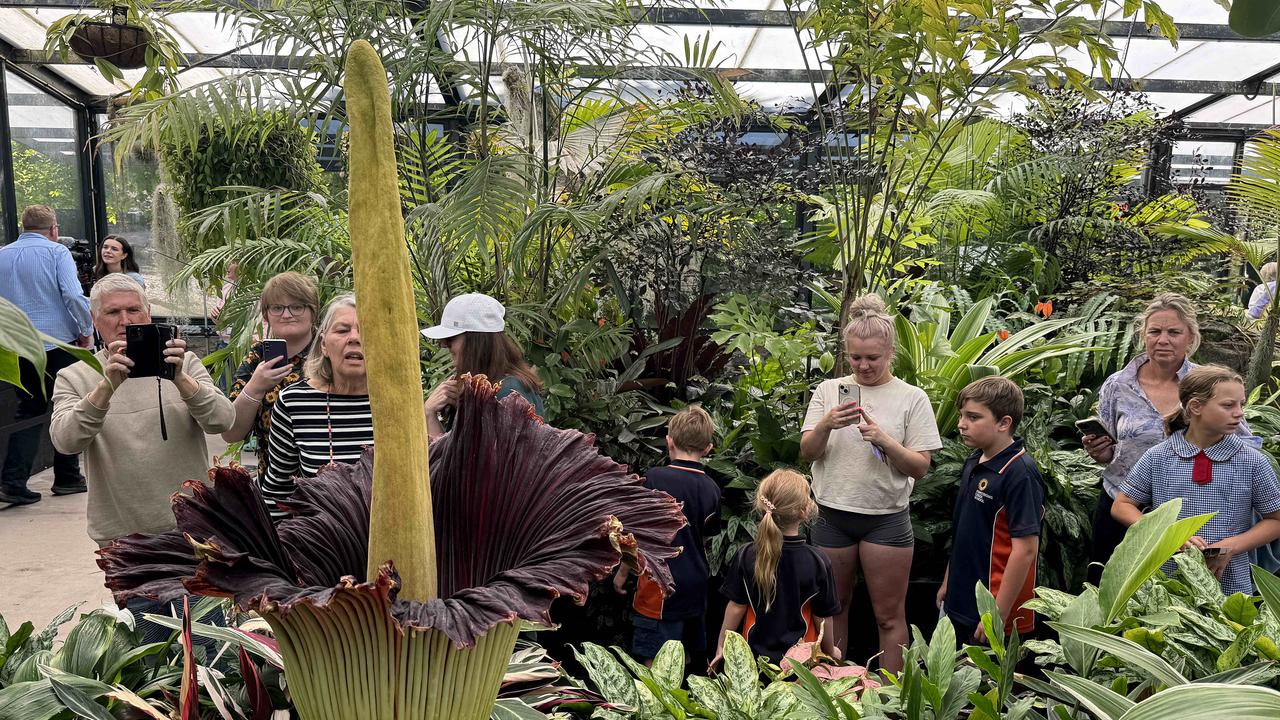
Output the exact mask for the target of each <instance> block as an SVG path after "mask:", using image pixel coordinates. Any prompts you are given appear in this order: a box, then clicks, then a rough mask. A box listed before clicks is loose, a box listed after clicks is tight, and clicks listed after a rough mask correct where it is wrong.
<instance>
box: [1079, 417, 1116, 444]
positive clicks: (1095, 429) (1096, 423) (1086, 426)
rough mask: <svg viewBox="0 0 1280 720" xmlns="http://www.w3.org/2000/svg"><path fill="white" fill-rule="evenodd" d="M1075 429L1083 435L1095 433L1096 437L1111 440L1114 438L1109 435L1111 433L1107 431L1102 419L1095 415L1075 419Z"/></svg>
mask: <svg viewBox="0 0 1280 720" xmlns="http://www.w3.org/2000/svg"><path fill="white" fill-rule="evenodd" d="M1076 429H1077V430H1079V431H1080V432H1081V434H1083V435H1097V436H1098V437H1106V438H1111V440H1112V441H1114V440H1115V438H1112V437H1111V433H1109V432H1107V428H1106V426H1105V425H1103V424H1102V421H1101V420H1099V419H1098V418H1097V417H1087V418H1085V419H1083V420H1077V421H1076Z"/></svg>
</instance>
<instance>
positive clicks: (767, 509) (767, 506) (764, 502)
mask: <svg viewBox="0 0 1280 720" xmlns="http://www.w3.org/2000/svg"><path fill="white" fill-rule="evenodd" d="M760 504H761V505H764V511H765V512H767V513H771V512H773V511H774V510H777V509H778V508H776V507H774V506H773V503H771V502H769V498H760Z"/></svg>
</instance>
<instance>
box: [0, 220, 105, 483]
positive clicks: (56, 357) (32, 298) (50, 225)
mask: <svg viewBox="0 0 1280 720" xmlns="http://www.w3.org/2000/svg"><path fill="white" fill-rule="evenodd" d="M22 230H23V233H22V234H21V235H19V236H18V239H17V240H15V241H14V242H12V243H10V244H9V245H6V246H4V247H0V278H3V280H0V297H3V298H4V299H6V300H8V301H9V302H11V303H13V304H14V305H17V306H18V308H19V309H20V310H22V311H23V312H25V313H26V314H27V316H28V317H30V318H31V324H32V325H35V326H36V329H37V330H40V331H41V332H43V333H44V334H46V335H49V336H50V337H54V338H57V339H58V340H61V341H63V342H66V343H70V344H74V345H78V346H80V347H86V348H87V347H89V344H90V341H91V337H92V335H93V319H92V318H91V317H90V315H89V299H88V298H86V297H85V296H84V294H83V293H82V292H81V289H80V280H79V278H77V277H76V264H75V261H74V260H72V259H71V251H70V250H67V248H65V247H63V246H62V245H61V244H60V243H58V241H57V240H58V217H57V215H56V214H55V213H54V211H53V208H51V207H49V206H48V205H32V206H30V207H28V208H26V209H25V210H23V211H22ZM44 350H45V368H44V370H45V377H43V378H41V377H39V376H38V375H37V373H36V368H35V366H34V365H32V364H31V363H29V362H27V361H26V360H20V361H19V364H20V366H21V373H22V386H23V387H24V388H26V389H27V391H28V392H23V391H21V390H19V391H18V398H19V399H18V413H17V420H18V421H19V422H21V421H22V420H26V419H30V418H34V417H39V416H41V415H43V414H45V412H46V411H47V410H48V409H49V397H50V396H51V395H52V393H53V380H54V377H55V376H56V375H57V374H58V371H59V370H61V369H62V368H64V367H67V366H68V365H71V364H73V363H75V362H76V359H75V358H74V357H72V355H71V353H68V352H66V351H65V350H61V349H59V348H56V347H54V346H52V345H50V344H48V343H45V346H44ZM41 383H43V384H44V393H43V394H42V393H41V392H40V385H41ZM46 427H47V426H46V425H43V424H37V425H34V426H32V427H27V428H23V429H21V430H19V431H17V432H15V433H13V434H12V435H10V436H9V450H8V452H7V453H6V455H5V459H4V469H3V471H2V472H0V505H3V504H10V505H30V504H31V503H34V502H39V500H40V493H37V492H31V491H30V490H28V489H27V478H28V477H29V476H30V475H31V465H32V463H33V462H34V461H35V456H36V453H37V452H38V451H39V450H40V441H41V438H43V437H44V436H45V435H46V434H48V430H47V429H46ZM84 491H85V482H84V475H81V474H80V456H79V455H64V454H62V453H59V452H55V453H54V461H53V494H54V495H70V494H73V493H81V492H84Z"/></svg>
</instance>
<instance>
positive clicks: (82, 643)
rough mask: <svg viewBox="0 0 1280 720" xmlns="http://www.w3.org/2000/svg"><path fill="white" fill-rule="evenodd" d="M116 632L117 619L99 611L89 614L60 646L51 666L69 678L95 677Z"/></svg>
mask: <svg viewBox="0 0 1280 720" xmlns="http://www.w3.org/2000/svg"><path fill="white" fill-rule="evenodd" d="M115 631H116V619H115V618H114V617H113V616H111V615H108V614H106V613H102V612H94V613H91V614H89V615H87V616H85V618H84V619H83V620H81V621H80V623H79V624H77V625H76V626H75V627H74V628H72V629H71V632H70V633H69V634H68V635H67V639H66V641H65V642H63V643H62V647H61V648H59V649H58V652H57V653H56V654H54V656H53V662H52V663H51V665H52V666H53V667H55V668H57V669H59V670H63V671H65V672H68V673H70V674H72V675H79V676H81V677H94V671H95V669H96V668H97V667H98V662H99V661H100V660H102V656H103V655H105V654H106V652H107V649H108V648H110V647H111V638H112V636H113V635H114V634H115Z"/></svg>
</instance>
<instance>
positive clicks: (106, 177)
mask: <svg viewBox="0 0 1280 720" xmlns="http://www.w3.org/2000/svg"><path fill="white" fill-rule="evenodd" d="M105 123H106V117H105V116H99V117H98V124H99V127H101V126H102V125H103V124H105ZM99 152H100V153H101V162H102V178H103V190H104V192H103V196H104V198H105V199H106V204H107V232H109V233H111V234H112V235H119V236H121V237H123V238H124V239H125V241H127V242H128V243H129V245H130V246H131V247H132V248H133V254H134V259H135V260H137V261H138V268H139V270H140V271H141V272H142V277H143V278H144V279H145V280H146V283H147V299H149V300H150V301H151V313H152V315H155V316H158V317H168V318H174V317H176V318H188V317H191V318H200V317H203V316H204V312H205V303H204V297H203V295H202V294H201V293H200V291H199V288H198V287H196V286H195V284H194V283H190V284H188V285H184V286H182V287H177V288H170V287H169V279H170V278H172V277H173V275H174V273H175V272H176V271H177V270H178V268H179V261H178V259H177V255H178V248H177V243H176V239H174V238H170V239H169V240H163V239H157V237H156V235H157V234H161V235H163V234H164V233H165V231H164V230H163V229H162V228H158V227H156V226H155V214H154V212H153V202H154V197H155V192H156V187H157V186H159V185H160V183H161V177H160V162H159V159H158V158H157V157H156V156H155V154H154V153H152V152H150V151H134V152H130V153H125V154H124V155H122V156H121V157H119V158H116V157H115V155H114V154H113V148H112V146H111V145H101V146H100V147H99ZM117 160H118V161H119V170H118V171H117V168H116V164H117Z"/></svg>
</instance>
